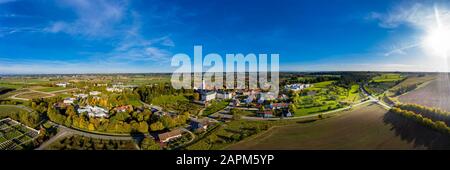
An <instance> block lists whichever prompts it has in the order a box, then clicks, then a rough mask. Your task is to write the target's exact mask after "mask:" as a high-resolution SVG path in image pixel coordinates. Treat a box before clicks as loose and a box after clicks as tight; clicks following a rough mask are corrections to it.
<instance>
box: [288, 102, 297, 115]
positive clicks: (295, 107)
mask: <svg viewBox="0 0 450 170" xmlns="http://www.w3.org/2000/svg"><path fill="white" fill-rule="evenodd" d="M296 110H297V106H295V104H294V103H292V104H290V105H289V111H290V112H291V113H294V112H295V111H296Z"/></svg>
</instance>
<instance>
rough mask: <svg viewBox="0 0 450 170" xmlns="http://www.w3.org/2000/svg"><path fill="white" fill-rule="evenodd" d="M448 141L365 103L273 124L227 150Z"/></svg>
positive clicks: (414, 145)
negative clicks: (308, 119) (329, 114)
mask: <svg viewBox="0 0 450 170" xmlns="http://www.w3.org/2000/svg"><path fill="white" fill-rule="evenodd" d="M404 127H408V128H404ZM449 144H450V136H449V135H448V134H442V133H439V132H437V131H434V130H431V129H430V128H428V127H424V126H422V125H419V124H417V123H416V122H413V121H410V120H407V119H405V118H403V117H401V116H400V115H397V114H394V113H390V112H388V111H387V110H385V109H383V108H381V106H379V105H375V104H369V105H367V106H361V107H359V108H355V109H354V110H351V111H347V112H343V113H342V115H340V116H336V117H332V118H328V119H324V120H317V121H312V122H299V123H296V124H291V125H287V126H276V127H274V128H271V129H270V130H268V131H266V132H264V133H262V134H260V135H257V136H255V137H254V138H249V139H248V140H244V141H242V142H239V143H237V144H235V145H232V146H231V147H229V149H233V150H239V149H257V150H258V149H283V150H284V149H286V150H292V149H450V145H449Z"/></svg>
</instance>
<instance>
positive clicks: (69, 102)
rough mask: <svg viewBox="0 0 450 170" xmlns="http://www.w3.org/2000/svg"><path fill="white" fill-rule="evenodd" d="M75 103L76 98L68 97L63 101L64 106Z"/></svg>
mask: <svg viewBox="0 0 450 170" xmlns="http://www.w3.org/2000/svg"><path fill="white" fill-rule="evenodd" d="M74 101H75V98H71V97H68V98H65V99H64V100H63V103H64V104H73V102H74Z"/></svg>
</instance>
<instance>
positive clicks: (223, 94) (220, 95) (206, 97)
mask: <svg viewBox="0 0 450 170" xmlns="http://www.w3.org/2000/svg"><path fill="white" fill-rule="evenodd" d="M199 93H200V96H201V100H202V101H204V102H209V101H211V100H215V99H220V100H226V99H232V98H233V96H234V94H233V93H232V92H227V91H207V90H199Z"/></svg>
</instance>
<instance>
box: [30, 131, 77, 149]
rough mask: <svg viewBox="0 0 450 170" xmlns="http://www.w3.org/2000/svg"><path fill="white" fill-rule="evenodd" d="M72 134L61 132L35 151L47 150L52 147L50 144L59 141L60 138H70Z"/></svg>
mask: <svg viewBox="0 0 450 170" xmlns="http://www.w3.org/2000/svg"><path fill="white" fill-rule="evenodd" d="M70 134H71V133H70V132H67V131H59V132H58V133H57V134H56V135H55V136H53V137H52V138H50V139H49V140H47V141H45V142H44V143H42V144H41V145H40V146H39V147H38V148H36V149H35V150H45V149H46V148H47V147H48V146H50V144H52V143H53V142H55V141H57V140H58V139H60V138H63V137H66V136H69V135H70Z"/></svg>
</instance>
